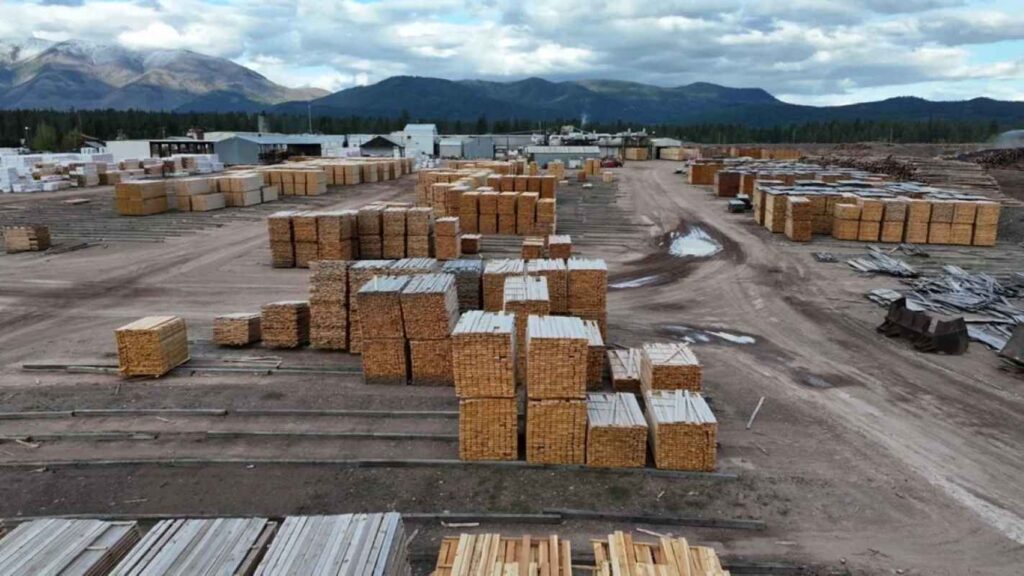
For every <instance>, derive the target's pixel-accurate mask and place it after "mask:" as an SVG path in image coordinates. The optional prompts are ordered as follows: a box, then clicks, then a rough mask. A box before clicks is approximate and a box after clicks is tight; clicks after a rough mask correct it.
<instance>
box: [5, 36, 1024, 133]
mask: <svg viewBox="0 0 1024 576" xmlns="http://www.w3.org/2000/svg"><path fill="white" fill-rule="evenodd" d="M33 108H34V109H40V108H52V109H58V110H66V109H71V108H76V109H106V108H114V109H122V110H125V109H136V110H148V111H171V112H258V111H266V112H269V113H291V114H301V115H305V114H306V113H307V111H308V110H311V111H312V112H313V114H314V115H317V116H336V117H343V116H364V117H391V118H397V117H401V116H407V117H409V118H414V119H431V120H463V121H470V122H472V121H475V120H476V119H478V118H479V117H481V116H486V117H487V118H488V119H489V120H492V121H493V120H498V119H510V118H516V119H522V120H557V119H578V118H585V119H586V120H587V121H591V122H601V123H608V122H615V121H620V120H621V121H623V122H627V123H632V124H669V123H671V124H692V123H710V122H722V123H737V124H746V125H749V126H774V125H780V124H787V123H794V122H808V121H829V120H858V119H859V120H918V121H921V120H928V119H943V120H970V121H998V122H999V123H1000V124H1001V125H1004V126H1005V125H1014V124H1016V125H1024V102H1008V101H999V100H993V99H989V98H975V99H973V100H965V101H950V102H933V101H928V100H924V99H921V98H914V97H902V98H891V99H888V100H882V101H879V102H865V103H861V104H852V105H848V106H820V107H818V106H802V105H796V104H790V103H787V102H783V101H781V100H779V99H778V98H776V97H774V96H772V95H771V94H769V93H768V92H767V91H765V90H762V89H760V88H728V87H725V86H718V85H715V84H709V83H706V82H697V83H693V84H687V85H684V86H675V87H661V86H652V85H648V84H640V83H636V82H624V81H617V80H578V81H566V82H551V81H548V80H544V79H541V78H527V79H525V80H518V81H513V82H490V81H483V80H444V79H439V78H425V77H417V76H395V77H391V78H388V79H386V80H383V81H381V82H378V83H376V84H372V85H369V86H358V87H354V88H348V89H345V90H341V91H340V92H336V93H333V94H330V93H328V92H326V91H324V90H320V89H315V88H287V87H284V86H281V85H278V84H275V83H273V82H271V81H270V80H269V79H267V78H266V77H264V76H262V75H260V74H258V73H256V72H254V71H252V70H250V69H248V68H245V67H244V66H241V65H239V64H236V63H234V62H232V61H230V60H227V59H223V58H216V57H212V56H206V55H203V54H199V53H196V52H192V51H189V50H149V51H140V50H131V49H127V48H124V47H122V46H119V45H107V44H97V43H91V42H83V41H67V42H59V43H50V42H45V41H41V40H31V41H27V42H5V41H0V109H8V110H11V109H33Z"/></svg>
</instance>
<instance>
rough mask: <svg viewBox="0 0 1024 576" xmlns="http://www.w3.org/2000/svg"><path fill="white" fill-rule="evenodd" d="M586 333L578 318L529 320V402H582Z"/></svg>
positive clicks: (584, 387) (556, 317) (527, 333)
mask: <svg viewBox="0 0 1024 576" xmlns="http://www.w3.org/2000/svg"><path fill="white" fill-rule="evenodd" d="M588 343H589V339H588V338H587V329H586V327H585V326H584V325H583V321H582V320H580V319H579V318H573V317H566V316H530V318H529V319H528V320H527V328H526V350H527V361H526V392H527V396H528V397H529V398H530V399H531V400H541V399H549V398H579V399H582V398H585V397H586V393H587V345H588Z"/></svg>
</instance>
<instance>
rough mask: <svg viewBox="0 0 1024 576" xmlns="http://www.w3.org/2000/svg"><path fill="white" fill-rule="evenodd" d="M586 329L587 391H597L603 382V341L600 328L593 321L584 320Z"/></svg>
mask: <svg viewBox="0 0 1024 576" xmlns="http://www.w3.org/2000/svg"><path fill="white" fill-rule="evenodd" d="M583 326H584V327H586V329H587V389H588V390H599V389H600V388H601V383H602V381H603V380H604V352H605V346H604V339H603V338H601V327H600V326H598V324H597V322H595V321H593V320H584V321H583Z"/></svg>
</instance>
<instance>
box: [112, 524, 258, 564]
mask: <svg viewBox="0 0 1024 576" xmlns="http://www.w3.org/2000/svg"><path fill="white" fill-rule="evenodd" d="M276 527H277V524H276V523H274V522H271V521H270V520H267V519H264V518H217V519H209V520H194V519H184V518H179V519H174V520H161V521H160V522H157V523H156V525H155V526H153V528H151V529H150V530H149V532H147V533H146V536H145V537H144V538H143V539H142V540H141V541H140V542H139V544H138V545H137V546H135V548H133V549H132V551H131V552H130V553H129V554H128V555H127V556H125V557H124V559H123V560H122V561H121V562H120V563H119V564H118V565H117V567H116V568H115V569H114V571H113V572H111V573H110V576H147V575H155V574H225V575H228V576H244V575H247V574H252V573H253V570H255V569H256V564H257V562H259V559H260V557H261V556H262V552H263V548H264V547H265V546H266V545H267V543H268V542H269V541H270V539H271V538H273V536H274V530H275V529H276Z"/></svg>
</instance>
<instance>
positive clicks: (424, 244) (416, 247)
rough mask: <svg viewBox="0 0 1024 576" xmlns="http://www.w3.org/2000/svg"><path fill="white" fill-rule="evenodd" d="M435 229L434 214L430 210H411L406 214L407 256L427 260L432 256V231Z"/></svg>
mask: <svg viewBox="0 0 1024 576" xmlns="http://www.w3.org/2000/svg"><path fill="white" fill-rule="evenodd" d="M433 228H434V213H433V212H432V211H431V210H430V208H410V209H409V210H408V211H407V212H406V213H405V255H406V256H409V257H421V258H426V257H429V256H430V253H431V244H430V231H431V230H433Z"/></svg>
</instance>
